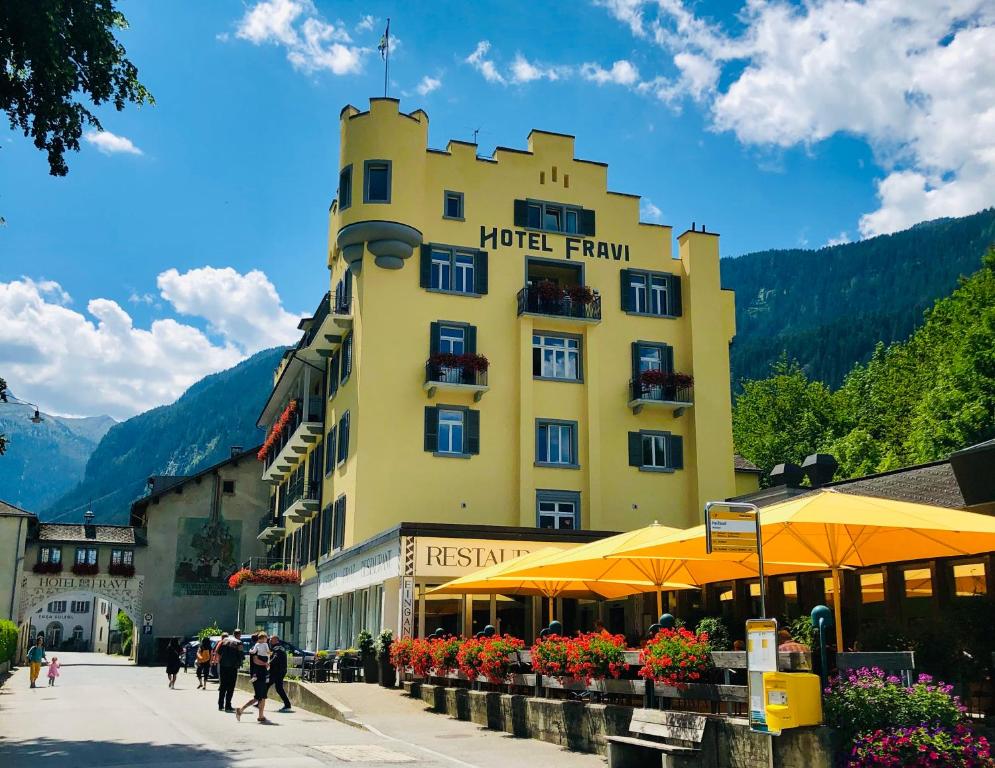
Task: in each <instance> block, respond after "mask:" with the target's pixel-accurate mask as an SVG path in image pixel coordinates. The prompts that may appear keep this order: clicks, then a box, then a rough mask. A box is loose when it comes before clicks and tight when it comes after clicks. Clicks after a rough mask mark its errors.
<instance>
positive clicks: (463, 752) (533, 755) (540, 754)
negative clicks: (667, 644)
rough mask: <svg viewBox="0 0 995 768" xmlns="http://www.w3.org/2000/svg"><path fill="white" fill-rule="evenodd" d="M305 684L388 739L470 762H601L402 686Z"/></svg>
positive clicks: (477, 766) (550, 765) (494, 766)
mask: <svg viewBox="0 0 995 768" xmlns="http://www.w3.org/2000/svg"><path fill="white" fill-rule="evenodd" d="M308 688H309V689H311V690H312V691H313V692H315V693H316V694H317V695H319V696H321V698H323V699H325V700H326V701H328V702H329V703H336V702H337V706H338V708H339V709H341V710H343V711H342V715H344V717H342V718H339V719H343V720H351V721H352V724H362V725H364V726H365V727H367V728H369V729H370V730H372V731H374V732H375V733H378V734H380V735H383V736H386V737H388V738H391V739H396V740H398V741H401V742H404V743H407V744H413V745H416V746H418V747H419V748H421V749H423V750H425V751H428V752H430V753H434V754H435V755H437V756H439V757H444V758H446V759H448V760H449V761H450V762H452V763H453V764H454V765H461V766H467V767H469V768H509V766H511V767H517V766H535V765H541V766H543V768H604V766H605V765H606V761H605V759H604V758H603V757H601V756H600V755H590V754H584V753H581V752H571V751H569V750H566V749H563V748H562V747H558V746H556V745H554V744H547V743H546V742H543V741H538V740H536V739H518V738H515V737H514V736H511V735H510V734H507V733H503V732H500V731H491V730H488V729H486V728H482V727H481V726H479V725H477V724H475V723H470V722H465V721H462V720H455V719H453V718H450V717H448V716H446V715H438V714H435V713H434V712H431V711H428V709H427V708H426V706H425V702H423V701H421V700H419V699H411V698H408V697H407V696H405V695H404V694H403V692H402V691H401V689H392V690H389V689H387V688H381V687H380V686H379V685H367V684H365V683H312V684H308Z"/></svg>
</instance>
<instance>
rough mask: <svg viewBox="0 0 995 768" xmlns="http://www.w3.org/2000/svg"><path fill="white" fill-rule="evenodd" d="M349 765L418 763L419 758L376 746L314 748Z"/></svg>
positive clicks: (344, 745) (353, 745)
mask: <svg viewBox="0 0 995 768" xmlns="http://www.w3.org/2000/svg"><path fill="white" fill-rule="evenodd" d="M314 749H317V750H319V751H321V752H326V753H327V754H329V755H332V756H333V757H337V758H338V759H339V760H343V761H345V762H347V763H416V762H418V759H417V758H414V757H412V756H411V755H406V754H404V753H403V752H397V751H395V750H393V749H387V748H386V747H378V746H377V745H375V744H335V745H328V746H323V747H314Z"/></svg>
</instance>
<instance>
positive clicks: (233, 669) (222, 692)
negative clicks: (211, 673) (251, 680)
mask: <svg viewBox="0 0 995 768" xmlns="http://www.w3.org/2000/svg"><path fill="white" fill-rule="evenodd" d="M233 635H234V636H233V637H228V638H225V639H223V640H222V641H221V642H220V643H219V644H218V645H219V646H220V647H219V648H218V709H219V710H221V711H223V712H234V711H235V710H234V709H233V708H232V705H231V697H232V696H234V695H235V681H236V680H237V679H238V670H239V668H240V667H241V666H242V657H243V654H242V640H241V637H242V633H241V632H239V631H238V630H237V629H236V630H235V632H234V633H233Z"/></svg>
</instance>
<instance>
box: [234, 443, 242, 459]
mask: <svg viewBox="0 0 995 768" xmlns="http://www.w3.org/2000/svg"><path fill="white" fill-rule="evenodd" d="M243 450H245V449H244V448H242V446H241V445H233V446H232V447H231V458H233V459H234V458H235V457H236V456H238V455H239V454H240V453H241V452H242V451H243Z"/></svg>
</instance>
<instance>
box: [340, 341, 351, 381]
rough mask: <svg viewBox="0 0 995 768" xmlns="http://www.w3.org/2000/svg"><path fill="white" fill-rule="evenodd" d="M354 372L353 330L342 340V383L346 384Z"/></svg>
mask: <svg viewBox="0 0 995 768" xmlns="http://www.w3.org/2000/svg"><path fill="white" fill-rule="evenodd" d="M351 374H352V332H351V331H350V333H349V335H348V336H346V337H345V341H343V342H342V383H343V384H345V383H346V382H347V381H348V380H349V376H350V375H351Z"/></svg>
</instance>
